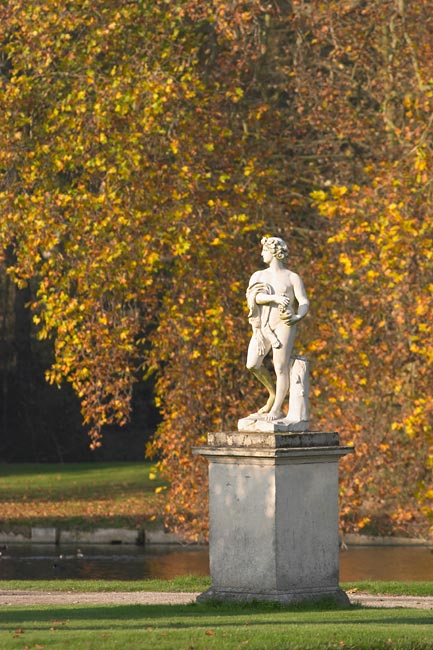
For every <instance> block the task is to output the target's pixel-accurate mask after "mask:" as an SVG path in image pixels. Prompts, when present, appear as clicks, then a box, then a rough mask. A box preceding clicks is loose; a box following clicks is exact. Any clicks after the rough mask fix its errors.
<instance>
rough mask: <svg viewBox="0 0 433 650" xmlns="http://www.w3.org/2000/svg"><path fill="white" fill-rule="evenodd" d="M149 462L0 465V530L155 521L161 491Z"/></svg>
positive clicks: (82, 526)
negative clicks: (158, 492)
mask: <svg viewBox="0 0 433 650" xmlns="http://www.w3.org/2000/svg"><path fill="white" fill-rule="evenodd" d="M151 468H152V465H151V463H146V462H144V461H143V462H134V463H120V462H118V463H67V464H50V463H47V464H39V463H38V464H30V463H29V464H27V463H14V464H10V465H8V464H4V465H0V516H1V517H2V520H0V527H1V528H2V529H3V530H12V531H14V530H16V529H17V528H19V527H20V526H57V527H61V528H93V527H97V526H106V527H110V528H112V527H119V526H125V527H137V526H140V525H143V523H144V522H145V521H149V520H153V519H155V518H156V519H157V518H158V517H159V516H160V514H161V512H162V510H163V504H164V501H165V498H166V497H165V493H164V492H163V493H161V494H155V489H156V488H158V487H164V486H163V482H162V481H161V480H160V479H158V478H156V480H155V479H154V480H151V478H150V476H149V475H150V474H152V472H151V471H150V470H151Z"/></svg>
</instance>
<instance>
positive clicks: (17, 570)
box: [0, 544, 433, 582]
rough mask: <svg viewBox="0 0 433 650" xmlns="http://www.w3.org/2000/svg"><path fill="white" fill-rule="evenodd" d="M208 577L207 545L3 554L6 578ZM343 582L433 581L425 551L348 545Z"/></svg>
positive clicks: (33, 548)
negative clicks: (189, 575) (191, 575)
mask: <svg viewBox="0 0 433 650" xmlns="http://www.w3.org/2000/svg"><path fill="white" fill-rule="evenodd" d="M186 574H193V575H209V555H208V548H207V547H206V546H166V545H164V546H157V545H152V546H148V547H142V546H113V545H102V544H101V545H98V546H82V547H81V548H80V549H78V548H77V547H76V546H74V545H63V546H54V545H53V546H51V545H49V544H43V545H42V544H39V545H38V544H29V545H24V544H23V545H10V546H8V547H7V548H5V549H3V550H2V555H1V556H0V579H2V580H46V579H52V578H58V579H68V578H75V579H87V580H91V579H93V580H98V579H104V580H144V579H148V578H161V579H170V578H174V577H176V576H180V575H186ZM340 579H341V581H342V582H352V581H357V580H433V553H432V551H431V549H429V548H426V547H377V546H367V547H366V546H350V547H349V548H348V550H346V551H342V552H341V554H340Z"/></svg>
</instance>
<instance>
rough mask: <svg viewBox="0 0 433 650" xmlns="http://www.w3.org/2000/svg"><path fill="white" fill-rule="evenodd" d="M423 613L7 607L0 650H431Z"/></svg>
mask: <svg viewBox="0 0 433 650" xmlns="http://www.w3.org/2000/svg"><path fill="white" fill-rule="evenodd" d="M432 623H433V616H432V613H431V612H429V611H425V610H415V609H393V610H381V609H375V608H365V607H363V608H361V607H354V608H351V609H350V610H347V609H335V608H334V609H332V608H328V609H323V608H322V609H320V608H319V607H318V606H315V607H313V606H308V607H307V606H304V607H298V608H294V607H292V608H280V607H278V606H274V605H244V606H242V605H233V604H230V605H213V604H206V605H204V604H200V605H198V604H193V605H184V606H180V605H170V606H163V605H121V606H118V605H117V606H100V605H92V606H79V605H74V606H63V607H52V606H51V607H40V606H38V607H25V608H24V607H7V608H3V610H2V611H1V613H0V648H1V649H2V650H9V649H10V650H15V649H16V648H19V649H20V650H24V649H25V650H30V649H37V650H42V648H46V649H47V650H48V649H50V650H51V649H62V650H63V649H65V648H68V649H71V650H85V649H89V650H100V648H101V647H103V648H104V650H112V649H114V648H115V649H119V650H120V649H122V650H129V649H130V648H131V649H132V648H138V649H147V648H149V649H152V650H201V649H206V650H208V649H212V648H214V649H215V650H233V649H235V648H239V649H241V648H248V649H253V648H254V649H256V650H266V649H267V648H272V649H273V650H277V649H281V650H283V649H284V650H304V649H305V650H307V649H308V650H315V649H317V650H319V649H320V650H322V649H324V648H326V649H338V650H341V649H345V650H349V649H353V650H355V649H356V650H364V649H365V650H367V649H368V650H379V649H381V650H382V649H383V650H385V649H386V650H391V649H395V650H396V649H401V650H403V649H404V650H432V648H433V636H432V630H433V625H432Z"/></svg>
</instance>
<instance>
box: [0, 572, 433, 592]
mask: <svg viewBox="0 0 433 650" xmlns="http://www.w3.org/2000/svg"><path fill="white" fill-rule="evenodd" d="M209 586H210V578H209V577H206V576H194V575H186V576H178V577H176V578H173V579H172V580H133V581H132V580H36V581H35V580H3V581H0V589H2V590H21V591H69V592H110V591H155V592H157V591H160V592H170V591H173V592H179V591H185V592H201V591H205V589H207V588H208V587H209ZM341 586H342V588H343V589H344V590H346V591H352V592H356V591H359V592H368V593H370V594H385V595H388V594H389V595H393V596H418V597H422V596H433V582H371V581H369V582H367V581H364V582H346V583H343V584H342V585H341Z"/></svg>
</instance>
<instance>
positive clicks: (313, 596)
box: [196, 587, 350, 607]
mask: <svg viewBox="0 0 433 650" xmlns="http://www.w3.org/2000/svg"><path fill="white" fill-rule="evenodd" d="M320 600H330V601H332V602H334V603H336V604H338V605H341V606H343V607H350V600H349V597H348V596H347V594H346V592H345V591H343V589H340V588H338V589H331V590H330V591H326V590H324V589H320V590H318V591H315V590H314V589H310V590H308V589H305V590H303V591H297V592H295V591H290V592H287V591H274V592H269V591H268V592H262V591H257V592H255V593H247V592H245V591H229V590H224V589H217V588H215V587H210V588H209V589H207V590H206V591H204V592H203V593H202V594H200V595H199V596H197V598H196V601H197V602H198V603H205V602H209V601H223V602H225V601H229V602H234V603H252V602H266V603H268V602H271V603H279V604H280V605H293V604H296V603H301V602H306V601H312V602H317V601H320Z"/></svg>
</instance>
